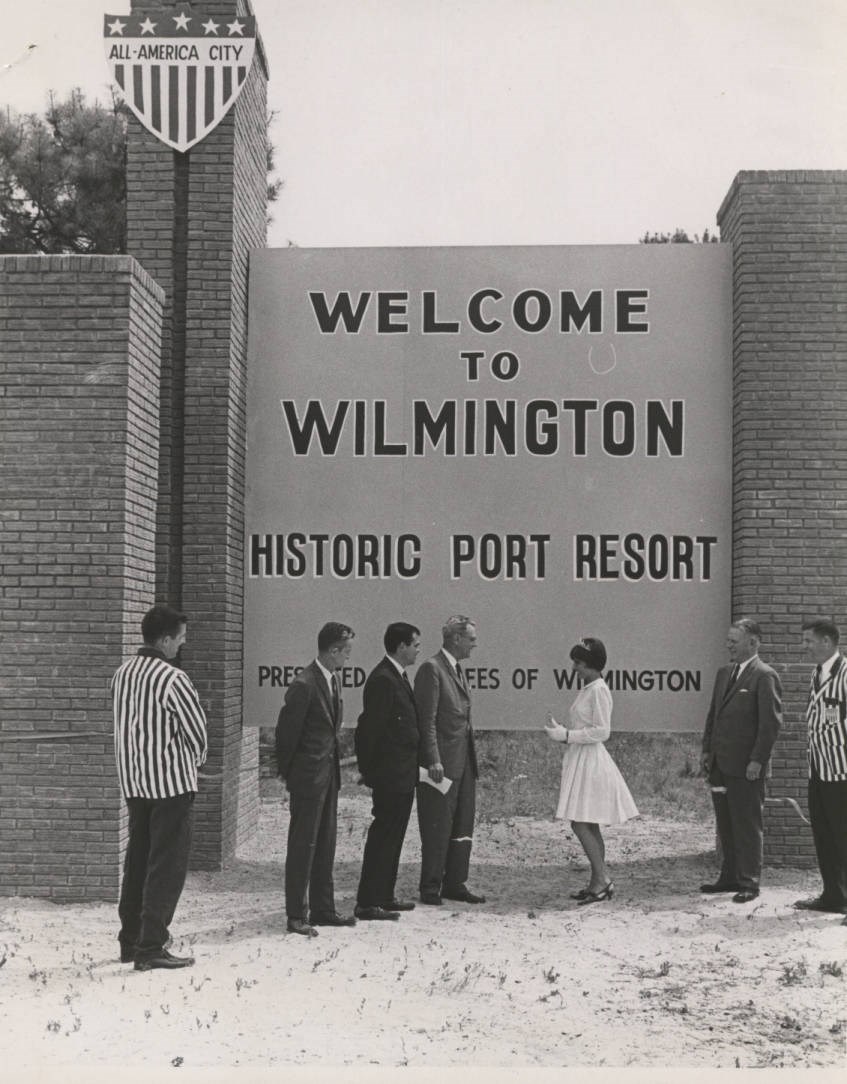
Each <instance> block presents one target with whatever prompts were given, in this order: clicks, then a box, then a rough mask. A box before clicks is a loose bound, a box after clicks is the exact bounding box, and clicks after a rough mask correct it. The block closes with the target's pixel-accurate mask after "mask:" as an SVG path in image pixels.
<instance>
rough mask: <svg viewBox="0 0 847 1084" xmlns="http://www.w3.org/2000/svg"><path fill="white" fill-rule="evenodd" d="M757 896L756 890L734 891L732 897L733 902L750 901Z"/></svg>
mask: <svg viewBox="0 0 847 1084" xmlns="http://www.w3.org/2000/svg"><path fill="white" fill-rule="evenodd" d="M758 898H759V893H758V892H736V893H735V895H734V896H733V897H732V902H733V903H752V902H753V900H757V899H758Z"/></svg>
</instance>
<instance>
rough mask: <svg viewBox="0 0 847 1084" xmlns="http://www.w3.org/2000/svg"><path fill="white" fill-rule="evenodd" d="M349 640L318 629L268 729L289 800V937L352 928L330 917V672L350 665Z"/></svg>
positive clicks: (333, 795)
mask: <svg viewBox="0 0 847 1084" xmlns="http://www.w3.org/2000/svg"><path fill="white" fill-rule="evenodd" d="M354 636H355V633H354V632H353V630H352V629H351V628H349V627H348V626H347V625H341V624H338V623H337V622H334V621H333V622H330V623H329V624H326V625H324V627H323V628H322V629H321V631H320V632H319V633H318V657H317V658H316V659H315V660H314V661H313V662H311V663H310V664H309V665H308V666H307V667H306V668H305V669H304V670H301V671H300V673H299V674H298V675H297V677H295V679H294V681H292V683H291V685H290V686H289V687H288V689H287V690H286V693H285V702H284V703H283V705H282V708H281V709H280V713H279V720H278V722H277V726H276V762H277V769H278V771H279V774H280V775H281V776H282V778H283V780H284V781H285V785H286V787H287V789H288V791H289V793H290V795H291V820H290V822H289V826H288V849H287V851H286V854H285V911H286V914H287V915H288V930H289V932H290V933H299V934H302V935H303V936H305V937H317V934H318V931H317V930H316V929H315V927H316V926H355V924H356V919H355V918H354V917H353V916H352V915H351V916H349V917H345V916H344V915H339V914H338V913H337V911H336V910H335V888H334V884H333V880H332V867H333V864H334V862H335V840H336V832H337V811H338V791H339V789H340V788H341V764H340V760H339V754H338V733H339V731H340V730H341V722H342V719H343V716H344V704H343V702H342V699H341V688H340V681H339V677H338V672H339V671H340V670H341V669H342V667H344V666H345V665H346V664H347V660H348V659H349V658H350V651H351V649H352V641H353V637H354ZM307 902H308V909H307ZM307 915H308V916H309V921H307Z"/></svg>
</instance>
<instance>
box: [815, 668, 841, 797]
mask: <svg viewBox="0 0 847 1084" xmlns="http://www.w3.org/2000/svg"><path fill="white" fill-rule="evenodd" d="M806 723H807V725H808V728H809V774H810V775H811V773H812V771H813V770H814V772H815V773H816V774H817V776H818V778H819V779H822V780H823V781H824V782H826V783H836V782H840V781H842V780H847V665H845V662H844V656H843V655H839V656H838V658H837V659H836V660H835V662H834V663H833V664H832V668H831V670H830V671H829V675H828V677H827V679H826V681H824V682H823V683H822V684H821V687H820V688H819V689H815V676H814V673H813V674H812V679H811V682H810V684H809V703H808V705H807V706H806Z"/></svg>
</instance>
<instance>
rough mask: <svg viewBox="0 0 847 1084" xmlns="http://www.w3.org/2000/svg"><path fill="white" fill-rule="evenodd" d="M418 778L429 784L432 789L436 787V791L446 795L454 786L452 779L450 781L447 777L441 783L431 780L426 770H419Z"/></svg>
mask: <svg viewBox="0 0 847 1084" xmlns="http://www.w3.org/2000/svg"><path fill="white" fill-rule="evenodd" d="M418 778H419V779H420V781H421V782H422V783H429V785H430V786H431V787H435V789H436V790H440V791H441V793H442V794H446V793H447V791H448V790H449V789H450V787H451V786H452V784H453V780H452V779H448V778H447V776H446V775H445V776H444V777H443V778H442V780H441V782H440V783H436V782H435V780H434V779H430V777H429V772H428V771H427V770H426V768H419V769H418Z"/></svg>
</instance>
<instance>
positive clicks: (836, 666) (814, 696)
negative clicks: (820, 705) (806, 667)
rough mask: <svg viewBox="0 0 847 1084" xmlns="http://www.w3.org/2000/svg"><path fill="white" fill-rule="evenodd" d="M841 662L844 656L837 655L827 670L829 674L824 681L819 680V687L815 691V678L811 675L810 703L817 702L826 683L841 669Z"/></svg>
mask: <svg viewBox="0 0 847 1084" xmlns="http://www.w3.org/2000/svg"><path fill="white" fill-rule="evenodd" d="M843 662H844V656H843V655H839V656H838V658H837V659H836V660H835V662H834V663H833V664H832V669H831V670H830V671H829V675H828V677H827V679H826V681H822V682H821V687H820V688H819V689H818V691H817V692H815V679H814V676H813V677H812V686H811V694H812V695H811V697H810V703H811V704H817V702H818V701H819V700H820V698H821V697H822V696H823V694H824V690H825V689H826V687H827V685H829V683H830V682H831V681H834V680H835V676H836V674H837V673H838V671H839V670H840V669H841V666H842V663H843Z"/></svg>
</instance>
